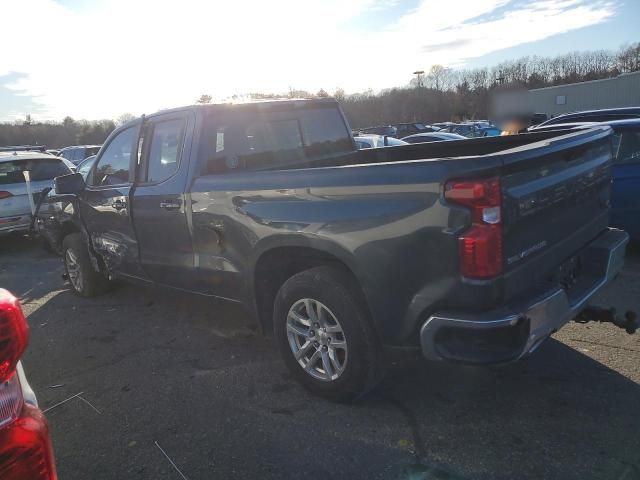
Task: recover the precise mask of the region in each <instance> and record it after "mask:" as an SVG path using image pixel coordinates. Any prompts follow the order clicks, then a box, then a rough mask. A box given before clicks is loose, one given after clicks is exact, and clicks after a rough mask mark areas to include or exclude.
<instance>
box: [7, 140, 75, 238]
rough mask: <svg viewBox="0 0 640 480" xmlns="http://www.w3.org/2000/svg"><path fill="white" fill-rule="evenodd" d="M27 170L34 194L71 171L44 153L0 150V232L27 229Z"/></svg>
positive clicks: (28, 219)
mask: <svg viewBox="0 0 640 480" xmlns="http://www.w3.org/2000/svg"><path fill="white" fill-rule="evenodd" d="M25 170H27V171H29V175H30V186H31V192H32V195H33V196H34V198H35V200H34V202H36V201H37V198H38V197H37V196H38V195H39V194H40V192H42V191H43V190H44V189H45V188H47V187H49V188H51V187H53V179H54V178H55V177H57V176H60V175H66V174H68V173H72V172H73V170H72V169H71V168H70V166H69V164H68V162H67V161H66V160H64V159H62V158H58V157H54V156H52V155H48V154H46V153H39V152H31V151H19V152H11V153H10V152H1V153H0V235H3V234H7V233H12V232H26V231H28V230H29V226H30V224H31V211H32V210H31V202H30V200H29V195H28V194H27V184H26V182H25V177H24V173H23V172H24V171H25Z"/></svg>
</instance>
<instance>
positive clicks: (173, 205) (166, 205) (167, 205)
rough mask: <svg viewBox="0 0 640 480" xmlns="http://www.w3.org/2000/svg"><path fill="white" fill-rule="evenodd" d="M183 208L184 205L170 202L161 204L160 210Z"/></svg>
mask: <svg viewBox="0 0 640 480" xmlns="http://www.w3.org/2000/svg"><path fill="white" fill-rule="evenodd" d="M181 206H182V203H180V202H175V201H173V202H172V201H169V202H160V208H164V209H165V210H179V209H180V207H181Z"/></svg>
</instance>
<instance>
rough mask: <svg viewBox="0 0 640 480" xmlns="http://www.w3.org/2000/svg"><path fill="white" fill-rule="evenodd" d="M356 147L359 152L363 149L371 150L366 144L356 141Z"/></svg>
mask: <svg viewBox="0 0 640 480" xmlns="http://www.w3.org/2000/svg"><path fill="white" fill-rule="evenodd" d="M356 145H357V146H358V149H359V150H363V149H365V148H371V145H369V144H368V143H367V142H363V141H360V140H356Z"/></svg>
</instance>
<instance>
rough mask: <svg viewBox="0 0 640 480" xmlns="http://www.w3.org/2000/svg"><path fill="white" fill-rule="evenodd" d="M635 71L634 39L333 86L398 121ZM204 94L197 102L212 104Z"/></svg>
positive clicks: (348, 102) (2, 136) (66, 127)
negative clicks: (368, 85)
mask: <svg viewBox="0 0 640 480" xmlns="http://www.w3.org/2000/svg"><path fill="white" fill-rule="evenodd" d="M637 71H640V42H637V43H633V44H631V45H627V46H623V47H621V48H619V49H618V50H617V51H610V50H598V51H587V52H571V53H567V54H564V55H559V56H556V57H540V56H531V57H522V58H518V59H516V60H510V61H506V62H502V63H500V64H498V65H495V66H493V67H485V68H476V69H453V68H447V67H445V66H442V65H434V66H432V67H431V69H430V70H429V71H427V72H424V73H422V72H419V73H418V72H417V73H416V75H415V76H414V78H412V79H411V80H410V81H409V82H408V83H407V85H405V86H403V87H397V88H391V89H385V90H382V91H381V92H378V93H374V92H373V91H372V90H368V91H365V92H360V93H352V94H347V93H345V91H344V90H342V89H340V88H338V89H336V90H335V91H334V92H333V96H334V97H335V98H336V99H337V100H338V101H340V103H341V104H342V107H343V109H344V111H345V114H346V115H347V118H348V119H349V122H350V123H351V126H352V127H354V128H360V127H365V126H370V125H384V124H389V123H396V122H410V121H421V122H426V123H430V122H436V121H449V120H451V121H459V120H464V119H479V118H487V117H488V116H489V110H490V102H491V96H492V94H493V93H494V91H495V90H497V89H507V88H514V87H517V88H526V89H533V88H542V87H549V86H554V85H562V84H566V83H575V82H581V81H588V80H598V79H603V78H611V77H615V76H618V75H620V74H623V73H630V72H637ZM327 96H329V93H327V92H326V91H325V90H323V89H320V91H318V92H316V93H311V92H308V91H306V90H298V89H294V88H290V89H289V92H287V93H285V94H279V95H278V94H264V93H250V94H248V95H243V97H248V98H254V99H269V98H282V97H289V98H314V97H327ZM211 100H212V97H211V95H208V94H204V95H201V96H200V97H199V98H198V99H196V102H197V103H210V102H211ZM131 118H133V116H132V115H130V114H123V115H122V116H121V117H119V118H118V119H116V120H115V121H114V120H98V121H87V120H74V119H73V118H71V117H66V118H65V119H64V120H63V121H62V122H35V121H32V119H31V117H30V115H27V117H26V118H25V120H21V121H16V122H13V123H0V146H2V145H27V144H28V145H46V146H47V147H49V148H60V147H64V146H67V145H81V144H101V143H103V142H104V140H105V139H106V138H107V136H108V135H109V134H110V133H111V132H112V131H113V129H114V128H115V127H116V126H117V125H118V124H120V123H124V122H125V121H128V120H130V119H131Z"/></svg>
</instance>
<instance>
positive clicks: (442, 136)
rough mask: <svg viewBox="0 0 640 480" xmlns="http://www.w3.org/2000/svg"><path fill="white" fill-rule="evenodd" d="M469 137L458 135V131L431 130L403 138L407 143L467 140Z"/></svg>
mask: <svg viewBox="0 0 640 480" xmlns="http://www.w3.org/2000/svg"><path fill="white" fill-rule="evenodd" d="M466 139H467V137H464V136H462V135H458V134H457V133H447V132H430V133H416V134H415V135H409V136H408V137H404V138H403V139H402V140H403V141H404V142H407V143H431V142H443V141H448V140H466Z"/></svg>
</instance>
